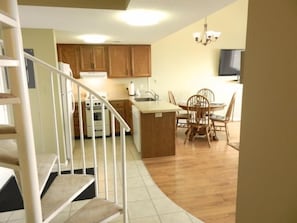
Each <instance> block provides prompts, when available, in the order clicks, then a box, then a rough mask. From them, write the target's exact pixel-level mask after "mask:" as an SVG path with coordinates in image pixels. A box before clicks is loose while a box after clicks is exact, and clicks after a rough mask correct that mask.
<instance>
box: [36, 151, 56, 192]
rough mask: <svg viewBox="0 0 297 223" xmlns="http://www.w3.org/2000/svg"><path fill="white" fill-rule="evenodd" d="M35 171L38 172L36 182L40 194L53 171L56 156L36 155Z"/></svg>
mask: <svg viewBox="0 0 297 223" xmlns="http://www.w3.org/2000/svg"><path fill="white" fill-rule="evenodd" d="M36 159H37V171H38V180H39V191H40V194H41V193H42V191H43V189H44V187H45V185H46V182H47V180H48V178H49V176H50V173H51V172H52V170H53V167H54V165H55V162H56V160H57V155H56V154H47V153H45V154H37V155H36Z"/></svg>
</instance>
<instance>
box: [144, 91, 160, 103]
mask: <svg viewBox="0 0 297 223" xmlns="http://www.w3.org/2000/svg"><path fill="white" fill-rule="evenodd" d="M145 93H149V94H151V95H152V96H153V98H154V100H155V101H157V100H159V95H158V94H157V93H156V92H154V91H153V90H148V91H145Z"/></svg>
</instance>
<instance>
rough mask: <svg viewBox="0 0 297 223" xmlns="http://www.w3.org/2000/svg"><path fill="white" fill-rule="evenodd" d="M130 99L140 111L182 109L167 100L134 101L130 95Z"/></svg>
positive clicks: (153, 111) (151, 111) (152, 111)
mask: <svg viewBox="0 0 297 223" xmlns="http://www.w3.org/2000/svg"><path fill="white" fill-rule="evenodd" d="M130 101H131V102H132V103H133V104H134V105H135V106H136V107H137V108H138V109H139V111H140V112H141V113H158V112H176V111H180V110H182V109H181V108H180V107H178V106H176V105H174V104H171V103H169V102H167V101H141V102H139V101H135V100H134V97H130Z"/></svg>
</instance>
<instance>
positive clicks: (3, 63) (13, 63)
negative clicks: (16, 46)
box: [0, 56, 19, 67]
mask: <svg viewBox="0 0 297 223" xmlns="http://www.w3.org/2000/svg"><path fill="white" fill-rule="evenodd" d="M17 66H19V61H18V60H16V59H13V58H10V57H7V56H0V67H17Z"/></svg>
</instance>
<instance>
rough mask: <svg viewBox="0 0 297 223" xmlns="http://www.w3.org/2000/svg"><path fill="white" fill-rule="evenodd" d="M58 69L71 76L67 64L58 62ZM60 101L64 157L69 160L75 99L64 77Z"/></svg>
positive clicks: (72, 146)
mask: <svg viewBox="0 0 297 223" xmlns="http://www.w3.org/2000/svg"><path fill="white" fill-rule="evenodd" d="M58 65H59V70H61V71H62V72H63V73H65V74H67V75H69V76H71V77H73V74H72V70H71V67H70V65H69V64H67V63H63V62H59V63H58ZM60 90H61V92H60V93H61V101H62V111H63V114H62V116H63V128H64V139H65V144H64V145H65V157H66V159H67V160H70V157H71V154H72V152H73V149H74V145H75V136H74V123H73V114H74V109H75V100H74V95H73V91H72V82H71V81H69V80H67V79H66V78H64V77H61V78H60Z"/></svg>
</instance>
